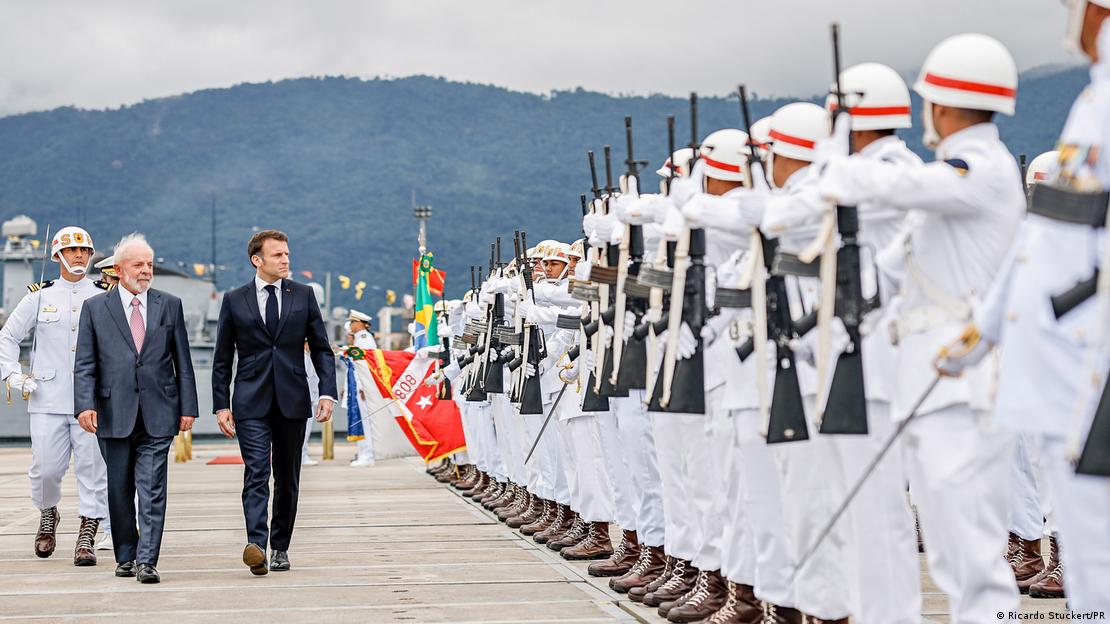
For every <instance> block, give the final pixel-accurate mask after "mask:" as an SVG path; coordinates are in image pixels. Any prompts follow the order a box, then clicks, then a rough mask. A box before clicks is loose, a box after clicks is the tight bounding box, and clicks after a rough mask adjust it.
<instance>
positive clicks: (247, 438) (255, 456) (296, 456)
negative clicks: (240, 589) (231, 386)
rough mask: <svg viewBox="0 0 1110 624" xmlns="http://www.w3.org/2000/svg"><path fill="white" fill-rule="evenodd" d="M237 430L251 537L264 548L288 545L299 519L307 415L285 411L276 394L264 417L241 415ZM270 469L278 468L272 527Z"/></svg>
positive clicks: (287, 547) (285, 546)
mask: <svg viewBox="0 0 1110 624" xmlns="http://www.w3.org/2000/svg"><path fill="white" fill-rule="evenodd" d="M235 430H236V435H237V437H238V438H239V451H240V452H241V453H242V454H243V468H244V470H243V516H244V517H245V518H246V521H247V541H248V542H250V543H252V544H257V545H258V546H259V547H261V548H262V550H263V552H265V550H266V543H267V541H269V544H270V548H272V549H273V550H289V541H290V540H291V539H292V538H293V524H294V522H296V519H297V496H298V494H299V492H300V483H301V446H302V445H303V444H304V433H305V421H304V419H303V418H297V419H292V418H286V417H284V416H282V415H281V409H280V408H279V407H278V406H277V401H276V399H275V400H274V402H273V403H271V404H270V411H269V413H268V414H267V415H266V417H265V418H252V419H245V420H238V421H236V422H235ZM271 470H272V471H273V474H274V516H273V522H272V523H271V527H270V529H269V530H268V531H267V528H266V510H267V507H268V506H269V502H270V472H271Z"/></svg>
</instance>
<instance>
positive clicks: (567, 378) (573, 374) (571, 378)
mask: <svg viewBox="0 0 1110 624" xmlns="http://www.w3.org/2000/svg"><path fill="white" fill-rule="evenodd" d="M559 376H560V377H562V379H563V381H564V382H566V383H574V382H576V381H578V367H577V366H571V367H570V368H566V369H563V371H562V372H560V373H559Z"/></svg>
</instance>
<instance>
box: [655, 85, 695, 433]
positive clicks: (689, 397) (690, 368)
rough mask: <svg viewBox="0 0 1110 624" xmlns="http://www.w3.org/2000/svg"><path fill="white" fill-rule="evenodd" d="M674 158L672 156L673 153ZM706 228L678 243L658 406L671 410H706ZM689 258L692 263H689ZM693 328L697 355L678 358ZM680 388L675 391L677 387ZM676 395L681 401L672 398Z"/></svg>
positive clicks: (692, 143) (692, 137)
mask: <svg viewBox="0 0 1110 624" xmlns="http://www.w3.org/2000/svg"><path fill="white" fill-rule="evenodd" d="M697 104H698V96H697V94H696V93H691V94H690V148H691V149H692V150H694V156H693V159H692V160H691V161H690V168H691V171H693V163H694V162H695V161H696V160H697V158H698V155H697V151H698V148H699V147H700V145H699V144H698V105H697ZM672 160H673V156H672ZM704 257H705V230H702V229H700V228H698V229H687V230H686V231H685V232H683V233H682V235H680V236H679V239H678V242H677V243H676V245H675V258H674V269H673V275H674V277H673V279H672V280H671V301H670V310H669V314H668V317H667V345H666V351H665V352H664V355H663V374H662V395H661V396H660V397H659V406H660V407H662V408H663V410H665V411H668V412H681V413H689V414H704V413H705V375H704V357H703V356H704V354H703V351H704V350H703V349H702V342H701V328H702V326H704V324H705V321H706V313H705V262H704ZM687 260H689V262H687ZM683 323H685V324H686V325H688V326H689V327H690V331H691V332H693V334H694V339H695V340H696V341H697V346H696V347H695V352H694V354H693V355H692V356H691V357H690V358H688V359H685V360H682V361H679V360H678V334H679V332H680V331H681V328H682V324H683ZM676 388H677V389H678V390H679V391H678V392H677V393H676V392H675V389H676ZM675 396H677V397H679V400H678V401H672V398H674V397H675Z"/></svg>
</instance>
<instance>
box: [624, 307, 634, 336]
mask: <svg viewBox="0 0 1110 624" xmlns="http://www.w3.org/2000/svg"><path fill="white" fill-rule="evenodd" d="M635 329H636V315H635V314H633V313H631V312H625V313H624V332H623V333H624V336H623V339H624V341H625V342H628V339H629V338H631V337H632V332H633V331H635Z"/></svg>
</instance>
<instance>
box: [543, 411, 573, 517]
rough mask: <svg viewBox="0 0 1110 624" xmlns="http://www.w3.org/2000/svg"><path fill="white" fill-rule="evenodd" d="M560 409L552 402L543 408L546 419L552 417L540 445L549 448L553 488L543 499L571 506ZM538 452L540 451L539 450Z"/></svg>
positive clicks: (549, 478) (550, 479)
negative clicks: (554, 411)
mask: <svg viewBox="0 0 1110 624" xmlns="http://www.w3.org/2000/svg"><path fill="white" fill-rule="evenodd" d="M567 394H568V395H569V394H570V392H569V391H568V392H567ZM563 400H564V401H569V400H570V397H569V396H564V397H563ZM560 405H562V402H560ZM559 409H560V408H559V407H557V406H556V405H554V402H552V404H551V405H544V406H543V413H544V418H547V417H548V414H550V415H551V419H550V420H549V421H548V422H547V431H545V432H544V434H543V439H541V440H540V444H541V445H545V446H546V447H547V451H546V452H547V456H548V462H549V468H548V470H550V472H549V473H548V481H549V484H550V486H551V487H550V490H549V491H548V492H546V494H545V495H544V496H543V498H545V499H547V500H551V501H555V502H557V503H562V504H564V505H569V504H570V485H569V484H568V482H567V471H566V467H565V466H564V465H563V464H564V463H565V461H566V458H565V457H564V455H563V448H562V445H563V435H564V434H563V429H562V428H561V427H559V414H558V413H557V411H558V410H559ZM552 410H556V413H552ZM537 452H539V451H538V450H537Z"/></svg>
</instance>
